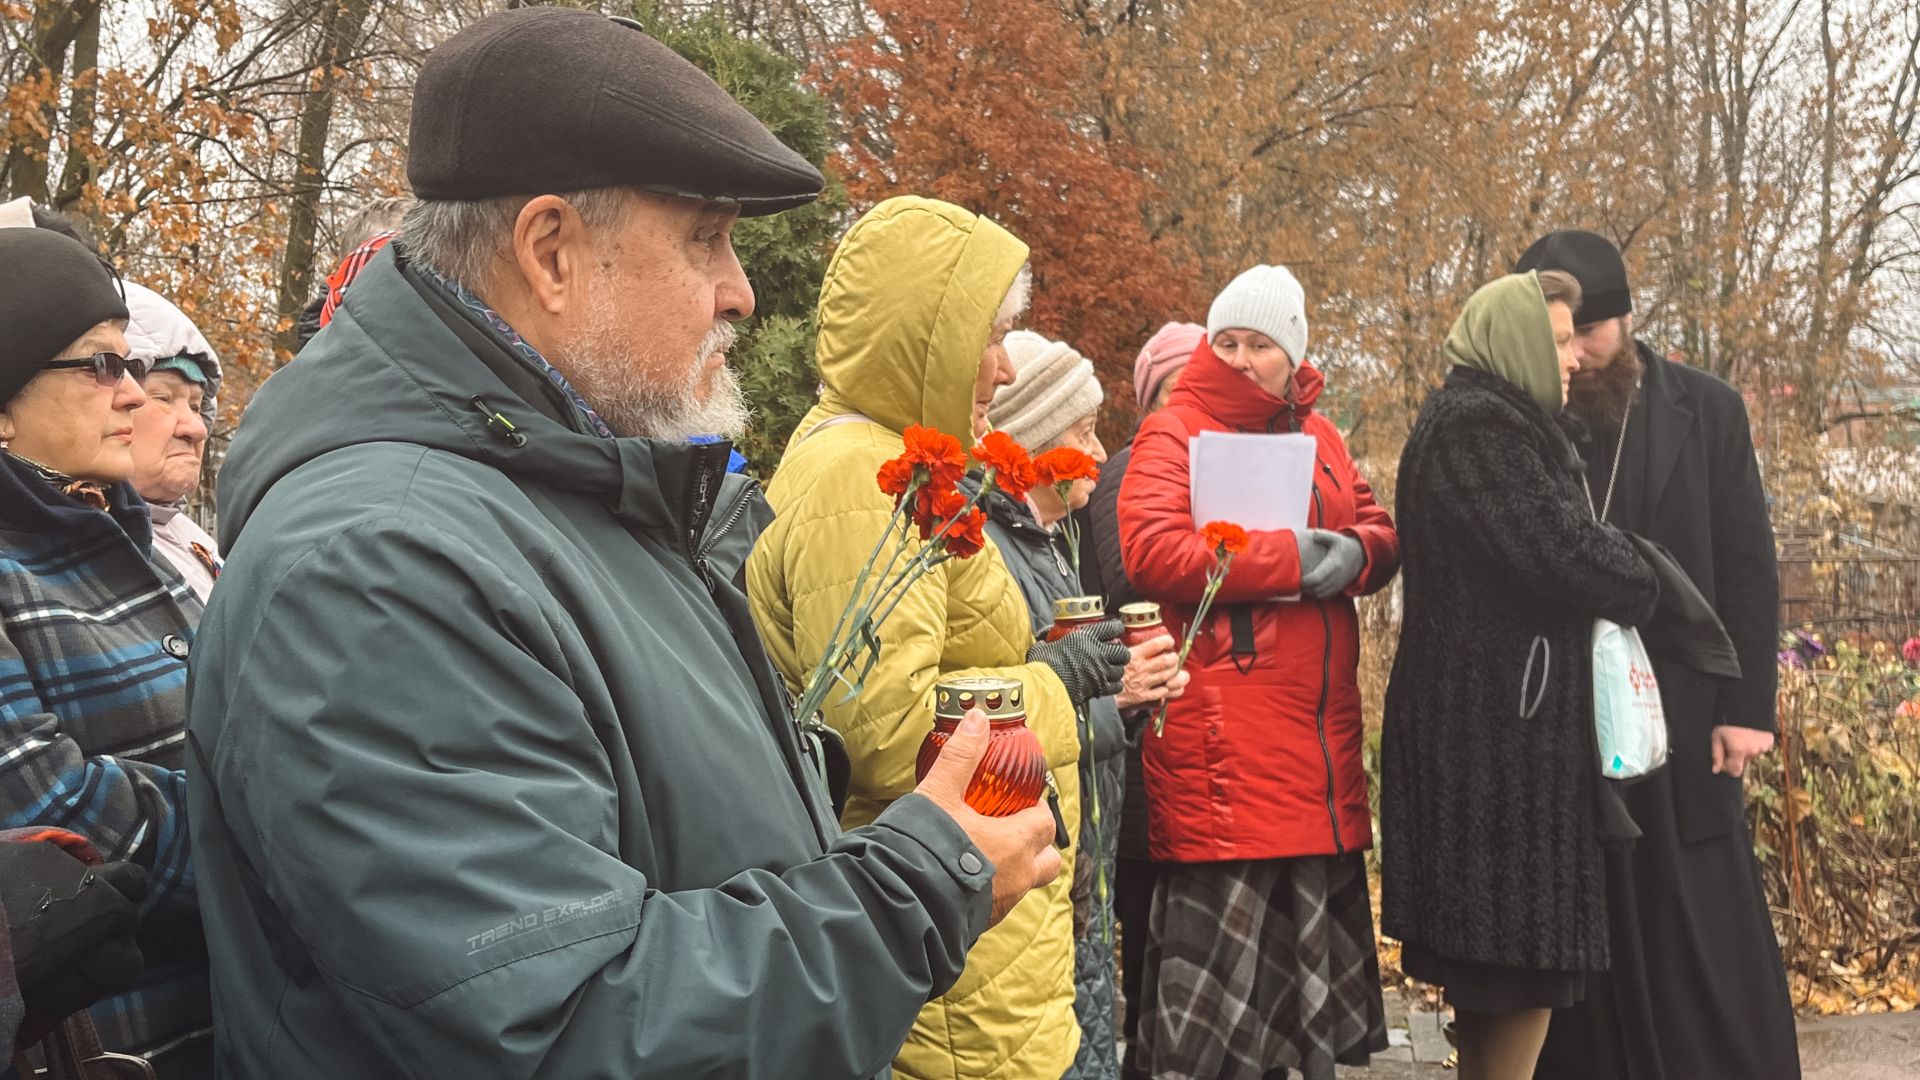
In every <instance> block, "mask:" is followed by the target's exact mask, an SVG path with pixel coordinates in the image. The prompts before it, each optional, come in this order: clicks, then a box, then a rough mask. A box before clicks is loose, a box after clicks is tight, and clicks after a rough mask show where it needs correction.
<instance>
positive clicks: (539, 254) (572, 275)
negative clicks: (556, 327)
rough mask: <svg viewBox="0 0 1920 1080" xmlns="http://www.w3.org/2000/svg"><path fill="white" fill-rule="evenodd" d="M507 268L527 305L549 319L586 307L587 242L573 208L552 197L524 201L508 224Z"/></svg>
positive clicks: (589, 245)
mask: <svg viewBox="0 0 1920 1080" xmlns="http://www.w3.org/2000/svg"><path fill="white" fill-rule="evenodd" d="M511 254H512V266H513V269H514V271H515V272H517V273H518V274H519V275H520V278H521V281H522V283H523V285H524V287H525V288H526V290H527V294H528V297H529V298H530V299H531V301H532V303H533V305H534V306H535V307H537V308H539V310H540V311H541V312H542V313H544V314H546V315H549V316H560V315H563V314H565V312H566V311H567V310H568V308H569V307H578V306H580V305H581V304H583V303H585V302H586V284H587V281H588V279H589V278H590V277H591V267H592V265H593V237H592V236H590V235H588V230H587V225H586V222H584V221H582V220H581V219H580V212H579V211H578V210H576V209H574V207H573V204H572V203H569V202H568V201H567V200H565V199H563V198H561V197H560V196H558V195H536V196H534V197H533V198H531V199H528V200H527V203H526V205H525V206H522V207H521V208H520V213H519V214H518V215H517V216H516V217H515V218H514V221H513V251H512V253H511Z"/></svg>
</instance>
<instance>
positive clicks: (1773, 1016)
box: [1534, 767, 1800, 1080]
mask: <svg viewBox="0 0 1920 1080" xmlns="http://www.w3.org/2000/svg"><path fill="white" fill-rule="evenodd" d="M1685 779H1686V778H1685V777H1684V776H1681V775H1679V774H1677V773H1676V770H1675V769H1673V768H1671V767H1669V768H1666V769H1662V770H1660V771H1659V772H1657V773H1655V774H1653V775H1652V776H1650V777H1648V778H1647V779H1646V780H1645V781H1644V782H1642V783H1638V784H1634V785H1632V786H1631V787H1628V788H1626V789H1624V790H1623V791H1622V792H1621V797H1622V798H1623V799H1624V800H1625V802H1626V806H1627V810H1628V812H1629V813H1631V814H1632V815H1633V820H1634V823H1635V824H1636V825H1638V826H1639V827H1640V831H1641V836H1640V840H1639V842H1638V843H1637V844H1635V845H1634V846H1633V847H1632V848H1631V849H1625V850H1611V849H1610V850H1608V851H1607V853H1606V866H1607V908H1608V915H1609V922H1610V924H1611V931H1612V933H1611V945H1612V954H1613V966H1612V968H1611V969H1610V970H1608V971H1607V972H1606V973H1604V974H1600V975H1594V976H1592V977H1591V979H1590V981H1589V983H1588V993H1587V1000H1586V1001H1585V1002H1584V1003H1582V1004H1581V1005H1579V1006H1576V1007H1574V1008H1571V1009H1563V1010H1561V1011H1559V1012H1556V1013H1554V1015H1553V1023H1552V1024H1551V1025H1550V1026H1549V1027H1548V1029H1547V1044H1546V1047H1545V1049H1543V1050H1542V1051H1541V1053H1540V1063H1539V1067H1538V1068H1537V1069H1536V1070H1535V1072H1534V1075H1535V1076H1536V1077H1538V1078H1540V1080H1799V1077H1800V1050H1799V1041H1798V1038H1797V1037H1796V1034H1795V1031H1794V1026H1793V1003H1792V1000H1791V998H1790V996H1789V994H1788V991H1787V978H1786V972H1785V971H1784V969H1783V968H1782V966H1781V963H1780V947H1779V942H1778V941H1777V940H1776V939H1775V937H1774V930H1773V921H1772V919H1771V917H1770V916H1769V915H1768V912H1767V901H1766V892H1765V890H1764V888H1763V887H1762V885H1761V883H1760V871H1759V867H1758V866H1757V865H1756V864H1755V862H1754V857H1753V841H1752V840H1751V839H1750V838H1749V837H1748V835H1747V829H1746V826H1745V825H1744V824H1740V825H1737V826H1735V828H1734V829H1733V830H1732V831H1731V832H1728V833H1725V834H1723V835H1721V836H1718V837H1714V838H1712V839H1708V840H1703V841H1701V842H1699V843H1692V844H1690V843H1687V842H1686V841H1685V840H1683V839H1682V837H1681V830H1680V823H1679V820H1678V818H1677V816H1676V814H1675V810H1674V799H1673V785H1674V784H1675V783H1677V782H1685Z"/></svg>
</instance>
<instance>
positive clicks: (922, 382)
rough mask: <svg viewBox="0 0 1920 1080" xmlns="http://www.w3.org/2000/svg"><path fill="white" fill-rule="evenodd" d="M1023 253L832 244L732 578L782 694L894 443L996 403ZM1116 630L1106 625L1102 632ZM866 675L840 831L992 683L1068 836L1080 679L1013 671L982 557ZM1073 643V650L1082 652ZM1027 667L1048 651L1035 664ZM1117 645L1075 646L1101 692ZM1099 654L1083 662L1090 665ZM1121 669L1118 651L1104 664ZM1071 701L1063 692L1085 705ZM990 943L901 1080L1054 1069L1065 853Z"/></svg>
mask: <svg viewBox="0 0 1920 1080" xmlns="http://www.w3.org/2000/svg"><path fill="white" fill-rule="evenodd" d="M1026 261H1027V246H1026V245H1025V244H1023V243H1021V242H1020V241H1019V240H1018V239H1016V238H1014V237H1013V236H1012V235H1011V234H1010V233H1008V232H1007V231H1006V230H1005V229H1002V228H1000V227H999V226H998V225H995V224H994V223H993V222H991V221H988V220H986V219H984V218H980V217H977V216H975V215H973V214H970V213H968V212H966V211H964V210H961V209H960V208H958V207H955V206H951V205H949V204H947V203H942V202H936V201H933V200H930V199H919V198H897V199H890V200H888V201H886V202H884V203H881V204H880V205H879V206H877V207H875V208H874V209H873V210H871V211H869V212H868V213H867V214H866V215H865V216H864V217H862V218H861V219H860V221H859V222H857V223H856V224H855V225H854V227H853V228H852V230H851V231H849V232H848V233H847V236H846V238H845V239H844V240H842V241H841V243H840V247H839V249H838V250H837V251H836V252H835V253H834V256H833V261H832V263H831V264H830V265H829V266H828V268H827V277H826V282H825V284H824V285H823V286H822V288H821V292H820V337H819V348H818V357H819V364H820V372H821V378H822V383H823V386H822V390H821V395H820V402H819V404H818V405H816V406H815V407H814V408H813V410H812V411H811V412H809V413H808V414H807V416H806V418H805V419H803V420H802V421H801V422H800V426H799V428H798V429H796V430H795V432H794V435H793V439H792V441H791V442H790V443H788V445H787V451H786V455H785V457H784V458H783V459H782V461H781V463H780V467H779V469H778V470H776V471H775V473H774V475H773V480H772V482H771V483H769V484H768V486H767V497H768V498H769V499H770V500H771V501H772V503H773V506H774V509H775V511H776V517H775V518H774V522H773V524H772V525H771V526H770V527H769V528H768V529H767V531H766V532H765V533H764V534H762V536H761V538H760V540H759V543H758V544H757V546H756V547H755V548H754V551H753V554H752V556H751V557H750V558H749V559H748V562H747V588H748V592H749V594H750V595H751V597H752V600H753V614H754V619H755V621H756V622H758V624H759V626H760V632H761V635H762V637H764V638H765V639H766V645H767V650H768V652H769V653H770V654H771V655H772V656H773V660H774V663H775V664H777V665H778V666H779V668H780V670H781V671H782V672H783V673H784V675H785V676H786V679H787V681H788V684H789V686H790V687H791V688H792V689H794V690H796V691H797V690H798V689H799V686H800V683H801V682H802V681H803V680H804V679H805V677H806V675H807V674H808V673H809V672H811V670H812V669H813V666H814V664H815V663H816V662H817V661H818V659H819V657H820V655H821V652H822V651H823V650H824V648H825V646H826V640H827V637H828V636H829V635H830V634H831V632H832V631H833V628H834V625H835V623H836V621H837V620H838V618H839V615H840V611H841V609H842V608H843V607H844V606H845V605H846V601H847V598H848V595H849V594H850V593H851V591H852V588H853V583H854V579H855V577H856V576H857V575H858V573H859V570H860V566H861V564H862V563H863V562H864V561H865V559H866V556H867V553H868V552H869V551H870V550H871V549H872V547H873V544H874V541H875V540H876V539H877V538H878V537H879V535H880V531H881V529H883V528H884V527H885V525H886V522H887V519H888V517H889V515H891V513H892V512H893V499H892V498H891V497H890V496H887V495H885V494H883V493H882V492H881V491H880V488H879V486H878V484H877V483H876V481H875V474H876V473H877V472H878V470H879V468H880V465H881V463H882V462H885V461H887V460H888V459H889V458H893V457H896V456H898V455H899V454H900V453H901V451H902V450H903V449H904V445H905V444H904V441H903V439H902V436H901V432H902V431H904V430H905V429H906V428H907V427H909V426H911V425H913V424H922V425H925V426H927V427H931V428H936V429H938V430H940V431H943V432H946V433H947V434H949V435H953V436H955V437H956V438H959V439H960V440H961V441H962V443H963V444H964V445H968V446H971V445H972V444H973V441H974V439H975V438H976V437H977V436H978V435H979V434H980V428H979V427H978V426H976V425H983V424H984V418H985V413H986V405H987V404H989V403H991V401H992V399H993V391H994V389H995V387H997V386H1000V385H1004V384H1007V383H1010V382H1012V380H1013V369H1012V365H1011V363H1010V362H1009V361H1008V360H1007V359H1006V352H1005V348H1004V346H1002V345H1001V344H1000V341H1001V339H1002V338H1004V336H1005V335H1006V332H1007V330H1008V329H1010V327H1011V323H1012V321H1013V319H1014V318H1015V317H1017V316H1018V314H1019V312H1020V309H1021V308H1022V307H1023V306H1024V299H1025V297H1024V293H1025V290H1026V288H1027V284H1026V282H1027V274H1026V272H1025V266H1026ZM1115 629H1116V631H1117V624H1116V627H1115ZM879 636H880V641H881V649H880V655H879V663H878V665H877V666H876V667H875V668H874V669H873V671H872V672H870V673H869V674H868V676H867V679H866V683H865V690H864V691H863V692H862V693H861V695H860V696H859V698H858V699H857V700H854V701H851V702H841V701H840V700H839V695H830V696H829V698H828V704H827V707H826V721H827V723H828V724H829V725H830V726H832V727H833V728H834V729H835V730H836V731H838V732H839V733H840V735H841V736H842V737H843V738H844V739H845V740H846V745H847V750H848V752H849V755H850V756H851V758H852V762H853V779H852V784H851V788H850V791H849V798H848V802H847V809H846V812H845V814H844V816H843V824H844V825H846V826H847V827H849V828H851V827H854V826H858V825H862V824H865V823H867V822H869V821H871V820H873V818H874V817H875V816H877V815H878V814H879V813H880V811H881V810H883V809H884V808H885V807H886V806H887V804H888V803H890V802H892V801H893V800H895V799H897V798H900V797H901V796H903V795H905V794H907V793H908V792H909V791H911V790H912V789H913V785H914V778H913V763H914V756H915V753H916V752H917V750H918V749H919V746H920V742H921V739H922V738H923V737H924V736H925V735H926V733H927V731H928V730H929V729H930V728H931V726H932V720H933V707H932V706H933V685H934V682H935V681H936V680H937V679H939V678H942V677H945V676H950V675H957V674H969V675H1004V676H1011V677H1014V678H1018V679H1020V680H1021V681H1022V682H1024V683H1025V684H1026V687H1027V723H1028V725H1029V726H1030V727H1031V728H1032V729H1033V730H1034V732H1035V733H1036V734H1037V735H1038V736H1039V738H1040V742H1041V744H1042V745H1043V746H1044V747H1045V748H1046V752H1047V764H1048V766H1049V768H1050V769H1051V770H1052V773H1053V778H1054V782H1055V784H1056V786H1057V787H1058V789H1059V792H1060V803H1061V805H1060V809H1061V811H1062V814H1063V816H1064V817H1065V819H1066V821H1065V824H1066V828H1067V830H1068V835H1077V833H1078V831H1079V780H1078V776H1077V772H1076V763H1077V761H1078V759H1079V755H1080V749H1079V737H1078V734H1077V731H1076V728H1075V721H1074V696H1075V695H1074V694H1072V693H1070V691H1069V689H1068V686H1067V683H1068V682H1072V683H1075V684H1076V686H1079V683H1080V682H1082V681H1083V680H1081V679H1080V678H1077V677H1076V676H1077V675H1079V674H1080V673H1081V672H1082V671H1084V670H1085V669H1084V668H1082V669H1074V668H1073V665H1071V664H1069V665H1067V667H1068V668H1069V669H1070V670H1069V673H1068V677H1067V678H1066V680H1065V681H1063V679H1062V676H1061V675H1059V674H1056V669H1055V666H1050V665H1049V664H1048V663H1046V662H1029V661H1028V654H1029V650H1031V649H1033V648H1034V638H1033V631H1032V628H1031V626H1030V625H1029V624H1028V620H1027V609H1026V603H1025V601H1024V600H1023V599H1022V597H1021V593H1020V588H1019V586H1018V584H1017V583H1016V582H1015V581H1014V579H1013V576H1012V575H1011V574H1010V573H1009V572H1008V570H1007V567H1006V564H1005V562H1003V561H1002V559H1001V557H1000V555H999V553H998V552H997V551H996V550H995V549H993V548H992V547H991V546H989V547H988V548H987V550H986V551H984V552H982V553H981V554H980V555H979V556H977V557H975V558H972V559H967V560H952V561H948V562H946V563H943V564H941V565H940V566H939V567H937V568H936V569H935V570H934V571H933V572H932V573H930V574H929V575H928V576H927V577H925V578H923V579H922V580H921V581H920V582H919V583H918V584H917V585H916V586H915V587H914V588H913V590H911V591H910V592H909V593H908V594H907V598H906V600H905V601H904V602H903V603H901V604H900V605H899V607H898V608H897V609H896V610H895V611H894V613H893V616H892V617H891V618H890V619H889V620H888V621H887V622H886V623H885V624H884V626H882V628H881V630H880V635H879ZM1088 644H1090V643H1088ZM1041 648H1042V655H1044V650H1046V649H1048V648H1051V646H1042V647H1041ZM1113 648H1117V646H1093V647H1090V648H1088V649H1086V650H1083V652H1084V653H1085V656H1083V657H1082V658H1081V659H1083V660H1085V659H1091V658H1094V657H1098V658H1099V662H1098V665H1096V666H1097V667H1098V668H1099V671H1100V675H1099V678H1100V679H1101V680H1107V679H1110V680H1111V683H1110V686H1107V687H1103V688H1102V692H1104V693H1111V692H1112V690H1113V689H1117V687H1118V684H1119V671H1120V669H1118V668H1112V667H1108V666H1106V665H1110V664H1111V663H1112V662H1113V661H1112V657H1113V654H1112V653H1111V652H1110V651H1104V650H1110V649H1113ZM1096 649H1097V650H1101V651H1095V650H1096ZM1118 655H1119V663H1120V664H1121V665H1122V666H1124V664H1125V662H1126V650H1125V649H1124V648H1119V649H1118ZM1086 689H1087V688H1086V687H1084V686H1079V691H1080V692H1081V693H1085V691H1086ZM1062 854H1063V857H1064V860H1065V865H1064V866H1063V867H1062V869H1061V873H1060V876H1059V878H1058V879H1057V880H1055V881H1054V882H1053V884H1051V885H1049V886H1047V887H1045V888H1042V889H1036V890H1035V891H1033V892H1032V893H1029V894H1028V895H1027V896H1026V898H1025V899H1023V900H1021V901H1020V903H1019V904H1018V905H1017V906H1016V907H1015V908H1014V909H1013V910H1012V911H1011V912H1010V913H1009V914H1008V915H1007V917H1006V919H1005V920H1004V921H1002V922H1001V923H1000V924H999V925H998V926H996V927H994V928H993V929H992V930H989V931H988V932H987V933H986V935H985V936H983V937H982V938H981V939H980V940H979V942H978V943H977V944H975V945H974V947H973V950H972V952H971V953H970V954H969V955H968V957H967V968H966V971H965V972H964V973H963V974H962V975H961V976H960V980H959V982H958V983H956V984H955V985H954V986H953V988H952V989H951V990H949V991H948V992H947V994H946V995H945V996H943V997H941V998H938V999H936V1000H935V1001H934V1002H933V1003H931V1004H930V1005H928V1006H927V1007H926V1009H925V1010H923V1011H922V1012H921V1013H920V1017H919V1019H918V1020H917V1021H916V1022H915V1023H914V1026H913V1031H912V1033H911V1034H910V1035H909V1036H908V1038H907V1042H906V1045H905V1046H903V1047H902V1048H901V1050H900V1054H899V1056H898V1057H897V1058H896V1059H895V1061H894V1071H895V1075H896V1076H899V1077H901V1078H903V1080H954V1078H958V1077H983V1078H993V1080H1014V1078H1020V1080H1027V1078H1032V1080H1055V1078H1057V1077H1059V1076H1060V1074H1061V1073H1063V1072H1064V1071H1065V1070H1066V1068H1067V1066H1068V1065H1069V1064H1071V1063H1072V1061H1073V1058H1074V1053H1075V1051H1076V1049H1077V1048H1078V1046H1079V1042H1080V1031H1079V1027H1078V1026H1077V1025H1076V1023H1075V1021H1074V1013H1073V994H1074V987H1073V905H1072V901H1071V899H1070V897H1069V895H1068V891H1069V885H1070V883H1071V882H1072V879H1073V873H1072V859H1073V857H1074V853H1073V852H1071V851H1067V852H1063V853H1062Z"/></svg>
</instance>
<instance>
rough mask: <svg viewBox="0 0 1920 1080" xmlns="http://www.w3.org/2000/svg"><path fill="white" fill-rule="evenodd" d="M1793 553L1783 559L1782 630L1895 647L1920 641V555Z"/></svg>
mask: <svg viewBox="0 0 1920 1080" xmlns="http://www.w3.org/2000/svg"><path fill="white" fill-rule="evenodd" d="M1792 547H1793V546H1792V545H1788V550H1787V551H1785V552H1784V553H1783V554H1782V556H1781V559H1780V618H1781V623H1782V625H1784V626H1787V627H1789V628H1794V627H1801V626H1812V627H1813V628H1814V629H1815V630H1817V631H1819V632H1820V633H1822V634H1841V633H1854V634H1861V635H1864V636H1867V637H1872V638H1879V639H1882V640H1891V641H1895V642H1900V641H1905V640H1906V639H1907V638H1910V637H1915V636H1920V555H1910V554H1890V553H1862V554H1858V555H1847V556H1839V557H1825V556H1816V555H1814V554H1812V553H1810V552H1806V551H1804V550H1802V551H1799V552H1796V551H1794V550H1792Z"/></svg>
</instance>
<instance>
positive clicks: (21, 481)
mask: <svg viewBox="0 0 1920 1080" xmlns="http://www.w3.org/2000/svg"><path fill="white" fill-rule="evenodd" d="M0 462H3V463H4V467H0V529H6V530H9V531H14V532H34V533H43V534H46V535H48V536H62V535H69V536H77V535H80V534H83V533H86V532H90V531H93V530H96V529H100V528H104V527H106V526H108V525H109V524H111V525H114V526H118V528H119V530H120V531H121V532H122V533H124V534H126V537H127V539H128V540H131V541H133V546H134V547H136V548H138V549H139V550H140V552H141V553H142V554H145V553H147V552H150V551H152V550H153V521H152V519H151V518H149V517H148V515H147V504H146V502H145V501H144V500H142V499H141V498H140V496H139V494H138V493H137V492H135V491H134V490H133V485H132V484H128V483H119V484H110V485H108V486H107V488H106V494H107V509H106V512H105V513H102V512H101V511H99V510H95V509H94V508H92V507H90V506H85V505H82V504H81V503H80V502H78V501H77V500H75V499H72V498H69V497H68V496H66V495H63V494H61V493H60V492H59V491H56V490H55V489H54V487H53V485H52V484H50V483H48V482H47V481H46V479H45V478H44V477H42V476H41V475H40V473H39V471H38V470H37V469H35V468H34V467H33V466H31V465H28V464H27V463H26V462H24V461H21V460H20V459H19V458H16V457H14V456H13V455H11V454H0Z"/></svg>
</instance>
